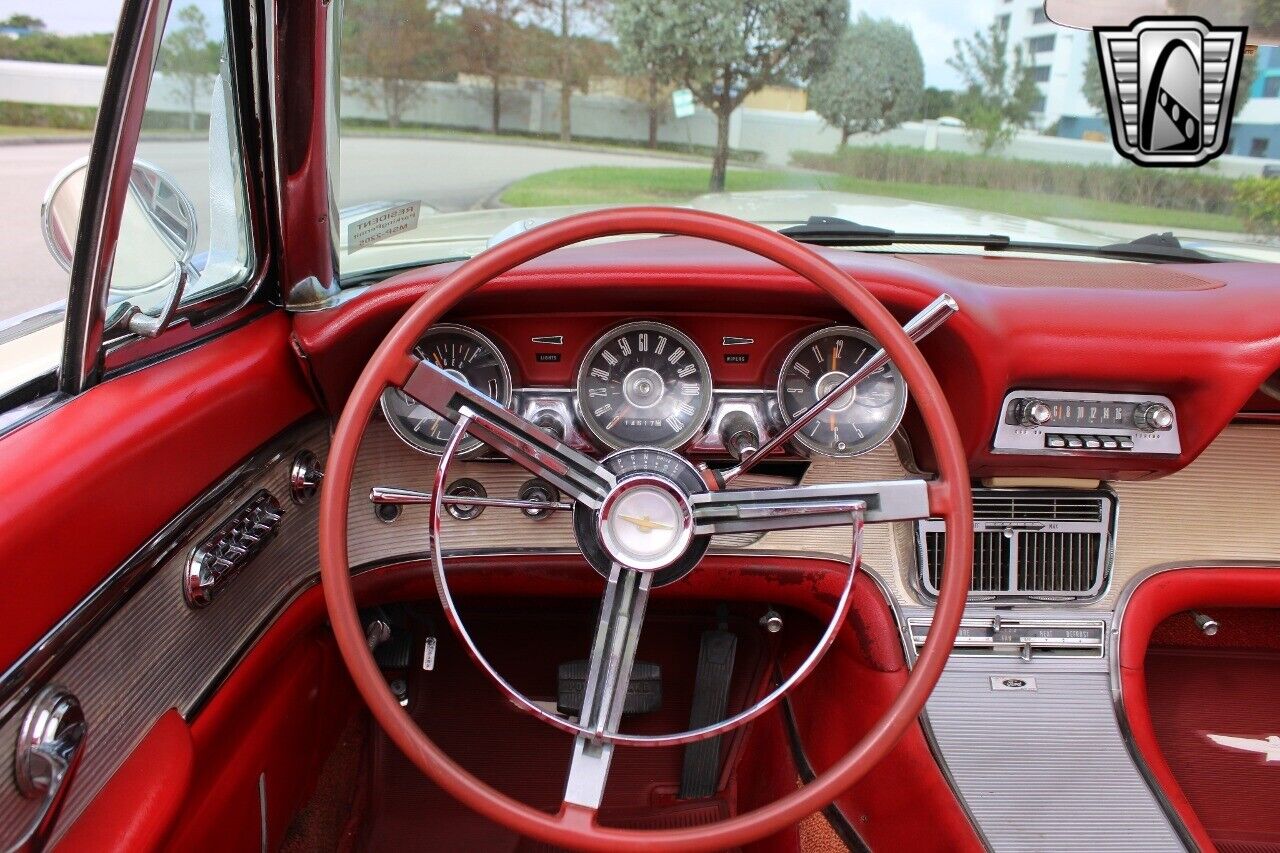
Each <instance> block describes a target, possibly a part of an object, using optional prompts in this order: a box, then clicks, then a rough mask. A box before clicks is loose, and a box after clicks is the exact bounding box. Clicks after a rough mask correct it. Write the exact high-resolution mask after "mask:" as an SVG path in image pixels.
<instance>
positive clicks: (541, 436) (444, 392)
mask: <svg viewBox="0 0 1280 853" xmlns="http://www.w3.org/2000/svg"><path fill="white" fill-rule="evenodd" d="M400 390H402V391H404V393H406V394H408V395H409V396H410V397H412V398H413V399H415V400H417V401H418V402H419V403H421V404H422V405H424V406H426V407H427V408H428V409H430V410H431V411H433V412H435V413H436V414H437V415H439V416H440V417H442V418H444V419H445V420H447V421H449V422H450V423H452V424H454V425H455V426H456V425H457V424H458V422H459V420H462V419H463V418H464V416H466V417H468V418H469V426H468V429H469V430H470V433H471V435H473V436H474V437H476V438H478V439H480V440H481V441H483V442H484V443H485V444H487V445H489V446H490V447H492V448H493V449H494V450H497V451H498V452H499V453H501V454H503V455H504V456H506V457H507V458H509V459H510V460H511V461H512V462H515V463H516V464H517V465H519V466H521V467H522V468H524V469H526V470H527V471H529V472H530V473H533V474H536V475H537V476H539V477H541V478H543V479H544V480H546V481H547V482H549V483H551V484H552V485H554V486H555V487H556V488H558V489H559V490H560V491H561V492H563V493H564V494H566V495H568V496H570V497H571V498H573V499H574V500H576V501H579V502H581V503H584V504H586V505H587V506H589V507H591V508H592V509H598V508H599V506H600V503H601V501H603V500H604V497H605V495H607V494H608V493H609V492H610V490H612V489H613V487H614V485H615V484H616V480H615V478H614V476H613V474H611V473H610V472H609V471H608V470H606V469H605V468H604V467H603V466H602V465H600V464H599V463H597V462H596V461H595V460H593V459H592V458H591V457H589V456H586V455H584V454H582V453H579V452H578V451H576V450H574V449H573V448H571V447H569V446H568V445H566V444H564V443H562V442H560V441H557V440H556V439H555V438H554V437H553V436H552V435H551V434H550V433H548V432H547V431H546V430H544V429H541V428H540V427H537V426H535V425H534V424H531V423H529V422H528V421H526V420H525V419H524V418H522V417H519V416H518V415H516V414H514V413H513V412H511V411H510V410H509V409H507V408H505V407H504V406H502V405H501V404H500V403H498V402H497V401H496V400H494V399H492V398H490V397H488V396H486V395H484V394H482V393H480V392H479V391H477V390H475V389H474V388H472V387H471V386H470V385H468V384H467V383H466V382H463V381H461V380H459V379H457V378H455V377H454V376H452V375H451V374H449V373H447V372H446V371H444V370H441V369H440V368H438V367H436V366H435V365H434V364H431V363H430V362H425V361H420V362H418V365H417V367H415V368H414V370H413V373H411V374H410V375H409V379H408V380H407V381H406V382H405V383H404V385H403V386H401V389H400ZM468 503H475V501H468Z"/></svg>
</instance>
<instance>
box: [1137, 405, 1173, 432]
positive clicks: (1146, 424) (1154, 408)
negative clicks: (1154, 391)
mask: <svg viewBox="0 0 1280 853" xmlns="http://www.w3.org/2000/svg"><path fill="white" fill-rule="evenodd" d="M1133 422H1134V424H1135V425H1137V427H1138V429H1140V430H1143V431H1144V432H1162V431H1164V430H1167V429H1172V428H1173V412H1172V411H1171V410H1170V409H1169V407H1168V406H1166V405H1165V404H1164V403H1140V404H1139V405H1138V407H1137V408H1136V409H1134V410H1133Z"/></svg>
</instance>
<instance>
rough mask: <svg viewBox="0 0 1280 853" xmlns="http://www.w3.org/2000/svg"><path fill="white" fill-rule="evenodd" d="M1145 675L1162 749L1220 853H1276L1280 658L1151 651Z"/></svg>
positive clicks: (1279, 847)
mask: <svg viewBox="0 0 1280 853" xmlns="http://www.w3.org/2000/svg"><path fill="white" fill-rule="evenodd" d="M1146 676H1147V692H1148V698H1149V704H1150V708H1151V721H1152V724H1153V726H1154V727H1155V732H1156V739H1157V740H1158V741H1159V743H1160V749H1161V751H1162V752H1163V753H1164V757H1165V759H1166V760H1167V761H1168V762H1169V766H1170V768H1171V769H1172V770H1173V774H1174V776H1175V777H1176V778H1177V780H1178V784H1179V785H1181V787H1182V790H1183V792H1184V793H1185V794H1186V796H1187V799H1188V800H1189V801H1190V803H1191V806H1192V807H1193V808H1194V809H1195V811H1196V814H1197V815H1198V816H1199V818H1200V820H1201V822H1202V823H1203V824H1204V827H1205V830H1206V831H1207V832H1208V833H1209V835H1210V837H1211V838H1212V839H1213V841H1214V843H1215V844H1216V845H1217V846H1218V848H1219V850H1221V851H1223V853H1280V739H1278V740H1277V741H1275V742H1274V743H1275V748H1274V750H1273V751H1272V752H1271V753H1270V757H1271V760H1269V755H1268V753H1267V752H1266V751H1265V747H1266V745H1267V744H1266V740H1267V738H1268V737H1269V736H1273V735H1280V653H1277V652H1276V651H1250V650H1238V651H1218V650H1213V651H1210V650H1205V649H1152V650H1151V651H1149V652H1148V654H1147V661H1146ZM1210 735H1215V736H1218V737H1219V738H1239V739H1241V740H1234V741H1227V742H1225V743H1219V742H1215V740H1214V739H1212V738H1210ZM1259 750H1263V751H1259Z"/></svg>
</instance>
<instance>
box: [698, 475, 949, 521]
mask: <svg viewBox="0 0 1280 853" xmlns="http://www.w3.org/2000/svg"><path fill="white" fill-rule="evenodd" d="M690 502H691V503H692V504H693V523H694V528H693V530H694V533H695V534H704V533H764V532H767V531H770V530H802V529H807V528H813V527H836V526H842V525H847V524H848V523H849V513H850V512H851V511H853V510H854V509H855V508H857V507H865V520H866V521H867V522H868V523H871V522H884V521H911V520H915V519H920V518H928V517H929V516H930V515H931V513H930V511H929V484H928V483H926V482H925V481H924V480H882V481H878V482H866V483H832V484H829V485H816V486H791V487H783V488H776V489H742V490H739V491H728V492H708V493H706V494H699V495H693V496H692V497H691V498H690Z"/></svg>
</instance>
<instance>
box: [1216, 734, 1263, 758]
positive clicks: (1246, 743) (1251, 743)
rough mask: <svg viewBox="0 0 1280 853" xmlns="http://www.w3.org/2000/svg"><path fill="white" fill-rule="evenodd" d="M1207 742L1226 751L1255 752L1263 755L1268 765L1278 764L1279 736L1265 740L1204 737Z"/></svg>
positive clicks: (1227, 736) (1228, 736)
mask: <svg viewBox="0 0 1280 853" xmlns="http://www.w3.org/2000/svg"><path fill="white" fill-rule="evenodd" d="M1205 736H1206V737H1207V738H1209V740H1211V741H1213V742H1214V743H1216V744H1218V746H1225V747H1226V748H1227V749H1239V750H1242V751H1244V752H1256V753H1259V754H1260V755H1265V756H1266V760H1267V762H1268V763H1271V762H1275V763H1280V735H1269V736H1267V737H1266V738H1259V739H1254V738H1248V737H1232V736H1230V735H1210V734H1207V735H1205Z"/></svg>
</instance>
